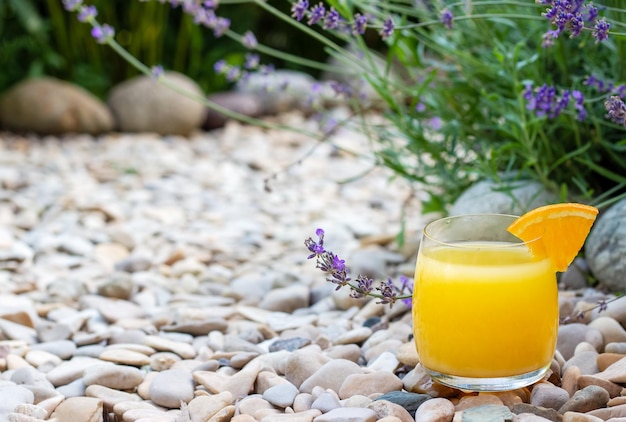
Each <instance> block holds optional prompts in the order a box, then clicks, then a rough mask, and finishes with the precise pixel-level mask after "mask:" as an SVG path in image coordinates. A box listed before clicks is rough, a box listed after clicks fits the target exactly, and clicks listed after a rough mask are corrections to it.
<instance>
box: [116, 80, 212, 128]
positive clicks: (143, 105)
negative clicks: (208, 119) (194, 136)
mask: <svg viewBox="0 0 626 422" xmlns="http://www.w3.org/2000/svg"><path fill="white" fill-rule="evenodd" d="M163 78H164V79H165V80H166V81H167V82H168V83H170V84H172V85H175V86H176V87H178V88H180V89H181V90H183V91H185V92H188V93H190V94H191V95H192V96H193V97H204V94H203V92H202V89H200V87H199V86H198V84H196V83H195V82H194V81H192V80H191V79H189V78H188V77H187V76H185V75H182V74H180V73H177V72H165V74H164V75H163ZM108 104H109V107H110V108H111V111H112V112H113V116H114V117H115V123H116V126H117V128H118V129H119V130H120V131H122V132H153V133H158V134H160V135H183V136H186V135H189V134H190V133H191V132H192V131H193V130H194V129H197V128H199V127H200V126H201V125H202V123H203V122H204V117H205V115H206V108H205V106H204V104H202V103H201V102H200V101H198V99H194V98H191V97H188V96H186V95H183V94H181V93H179V92H177V91H175V90H173V89H171V88H169V87H167V86H165V85H164V84H161V83H159V82H158V81H156V80H155V79H153V78H151V77H149V76H145V75H142V76H136V77H134V78H132V79H129V80H127V81H125V82H122V83H121V84H119V85H117V86H115V87H114V88H113V89H112V90H111V93H110V95H109V98H108Z"/></svg>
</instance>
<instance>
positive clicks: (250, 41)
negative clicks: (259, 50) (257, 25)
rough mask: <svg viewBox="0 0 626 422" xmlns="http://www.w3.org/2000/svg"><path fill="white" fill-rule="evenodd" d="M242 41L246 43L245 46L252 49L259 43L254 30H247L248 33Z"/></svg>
mask: <svg viewBox="0 0 626 422" xmlns="http://www.w3.org/2000/svg"><path fill="white" fill-rule="evenodd" d="M241 43H242V44H243V45H244V47H246V48H248V49H250V50H252V49H254V48H256V46H257V45H258V44H259V43H258V41H257V39H256V37H255V36H254V34H253V33H252V31H246V33H245V34H243V38H242V40H241Z"/></svg>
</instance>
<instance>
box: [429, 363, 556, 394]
mask: <svg viewBox="0 0 626 422" xmlns="http://www.w3.org/2000/svg"><path fill="white" fill-rule="evenodd" d="M549 368H550V365H547V366H545V367H544V368H541V369H538V370H536V371H532V372H527V373H525V374H521V375H513V376H510V377H497V378H467V377H459V376H456V375H448V374H442V373H440V372H437V371H432V370H430V369H428V368H425V369H426V371H427V372H428V374H429V375H430V377H431V378H432V379H433V380H434V381H437V382H438V383H440V384H443V385H447V386H448V387H452V388H457V389H459V390H466V391H510V390H516V389H518V388H522V387H526V386H527V385H530V384H534V383H535V382H537V381H539V380H541V379H542V378H543V377H544V376H545V375H546V373H547V372H548V369H549Z"/></svg>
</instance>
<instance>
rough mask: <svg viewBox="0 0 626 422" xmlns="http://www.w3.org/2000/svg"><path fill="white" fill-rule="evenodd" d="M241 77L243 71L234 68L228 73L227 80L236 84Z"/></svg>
mask: <svg viewBox="0 0 626 422" xmlns="http://www.w3.org/2000/svg"><path fill="white" fill-rule="evenodd" d="M240 77H241V69H240V68H238V67H237V66H232V67H230V69H228V71H227V72H226V80H227V81H229V82H234V81H236V80H237V79H239V78H240Z"/></svg>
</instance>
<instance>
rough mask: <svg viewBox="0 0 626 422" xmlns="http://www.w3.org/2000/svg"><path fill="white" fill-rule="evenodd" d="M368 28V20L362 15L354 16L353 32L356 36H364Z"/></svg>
mask: <svg viewBox="0 0 626 422" xmlns="http://www.w3.org/2000/svg"><path fill="white" fill-rule="evenodd" d="M366 27H367V18H366V17H365V16H363V15H361V14H360V13H357V14H356V15H354V24H353V26H352V32H353V33H354V34H361V35H362V34H364V33H365V28H366Z"/></svg>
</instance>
